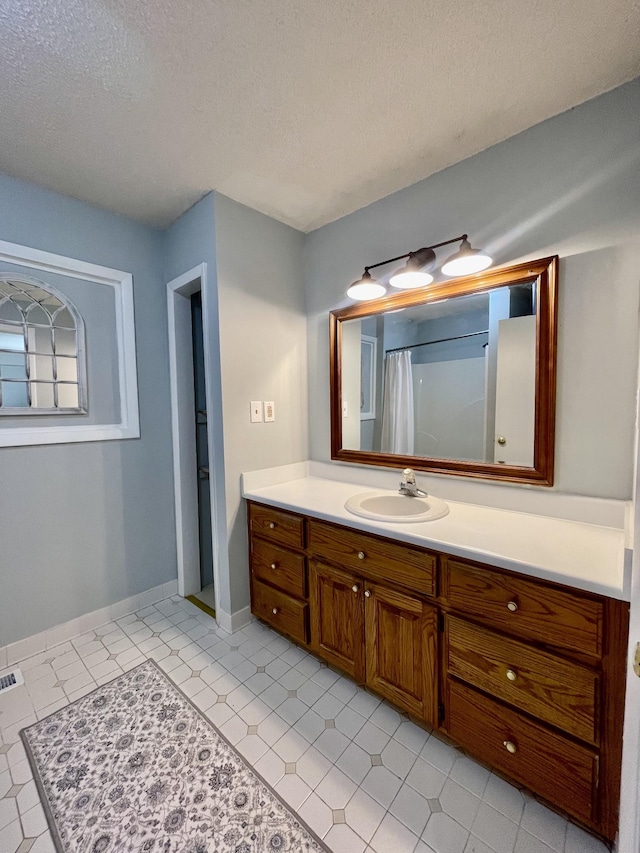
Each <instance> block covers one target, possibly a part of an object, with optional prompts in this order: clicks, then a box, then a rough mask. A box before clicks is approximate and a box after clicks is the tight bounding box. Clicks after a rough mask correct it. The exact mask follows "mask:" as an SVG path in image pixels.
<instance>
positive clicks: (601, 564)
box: [243, 469, 631, 601]
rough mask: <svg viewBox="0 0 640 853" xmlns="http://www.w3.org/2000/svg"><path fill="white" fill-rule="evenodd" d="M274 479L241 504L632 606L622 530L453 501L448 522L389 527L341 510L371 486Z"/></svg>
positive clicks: (252, 483)
mask: <svg viewBox="0 0 640 853" xmlns="http://www.w3.org/2000/svg"><path fill="white" fill-rule="evenodd" d="M272 470H274V471H277V470H278V469H272ZM256 473H259V474H263V472H256ZM264 473H266V472H264ZM269 479H270V478H268V477H264V476H259V477H254V476H253V475H249V474H247V475H243V484H244V485H243V495H244V497H245V498H247V499H248V500H252V501H257V502H259V503H263V504H268V505H269V506H274V507H279V508H280V509H285V510H290V511H292V512H299V513H302V514H304V515H309V516H312V517H314V518H319V519H324V520H326V521H333V522H335V523H337V524H343V525H345V526H348V527H352V528H354V529H356V530H364V531H366V532H368V533H378V534H380V535H383V536H387V537H389V538H392V539H397V540H399V541H401V542H409V543H411V544H414V545H421V546H423V547H426V548H433V549H434V550H436V551H443V552H444V553H446V554H452V555H453V556H457V557H466V558H468V559H472V560H478V561H480V562H487V563H491V564H492V565H495V566H499V567H500V568H503V569H510V570H512V571H517V572H521V573H523V574H526V575H530V576H532V577H537V578H543V579H545V580H550V581H555V582H557V583H562V584H567V585H568V586H572V587H574V588H577V589H584V590H587V591H589V592H595V593H599V594H602V595H607V596H610V597H611V598H618V599H622V600H624V601H628V600H629V598H630V565H631V560H630V557H631V554H630V551H629V549H625V532H624V530H622V529H620V528H616V527H602V526H599V525H595V524H585V523H581V522H577V521H568V520H566V519H562V518H553V517H548V516H542V515H534V514H530V513H524V512H513V511H510V510H506V509H496V508H493V507H486V506H478V505H475V504H468V503H461V502H457V501H451V500H447V504H448V506H449V514H448V515H446V516H445V517H444V518H441V519H437V520H436V521H427V522H422V523H411V524H397V523H387V522H382V521H374V520H368V519H365V518H360V517H358V516H355V515H353V514H352V513H350V512H348V511H347V510H346V509H345V508H344V504H345V501H346V500H347V499H348V498H350V497H351V496H352V495H355V494H357V493H358V492H365V491H372V489H371V486H370V485H369V486H366V485H358V484H354V483H348V482H342V481H339V480H330V479H323V478H319V477H311V476H299V477H296V478H295V479H289V480H286V481H285V482H278V479H281V478H279V477H277V476H276V477H274V478H273V479H274V482H273V484H271V485H265V482H266V481H268V480H269ZM435 497H438V495H437V494H436V495H435Z"/></svg>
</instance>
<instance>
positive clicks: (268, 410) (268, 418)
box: [264, 400, 276, 423]
mask: <svg viewBox="0 0 640 853" xmlns="http://www.w3.org/2000/svg"><path fill="white" fill-rule="evenodd" d="M275 419H276V408H275V405H274V403H273V400H265V401H264V421H265V423H271V422H272V421H275Z"/></svg>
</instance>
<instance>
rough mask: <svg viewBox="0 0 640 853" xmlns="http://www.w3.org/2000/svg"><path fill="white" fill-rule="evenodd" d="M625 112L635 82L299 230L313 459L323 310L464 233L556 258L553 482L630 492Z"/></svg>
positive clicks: (638, 102) (636, 231)
mask: <svg viewBox="0 0 640 853" xmlns="http://www.w3.org/2000/svg"><path fill="white" fill-rule="evenodd" d="M638 115H640V81H634V82H632V83H629V84H627V85H625V86H623V87H621V88H619V89H616V90H615V91H613V92H610V93H608V94H606V95H603V96H601V97H600V98H597V99H595V100H593V101H590V102H588V103H586V104H583V105H582V106H579V107H577V108H575V109H574V110H571V111H569V112H567V113H564V114H563V115H560V116H557V117H556V118H553V119H551V120H549V121H546V122H544V123H542V124H540V125H537V126H536V127H533V128H531V129H530V130H527V131H525V132H524V133H522V134H520V135H519V136H516V137H513V138H512V139H508V140H506V141H505V142H502V143H500V144H499V145H495V146H494V147H492V148H490V149H488V150H487V151H484V152H482V153H481V154H478V155H476V156H474V157H471V158H469V159H468V160H465V161H464V162H462V163H458V164H457V165H455V166H452V167H451V168H449V169H446V170H445V171H443V172H440V173H438V174H436V175H433V176H432V177H430V178H428V179H427V180H425V181H422V182H420V183H418V184H415V185H413V186H411V187H408V188H407V189H405V190H402V191H401V192H398V193H395V194H393V195H391V196H388V197H387V198H384V199H382V200H381V201H378V202H376V203H375V204H372V205H370V206H369V207H367V208H364V209H363V210H360V211H358V212H356V213H354V214H351V215H350V216H347V217H344V218H343V219H341V220H339V221H337V222H334V223H332V224H330V225H327V226H325V227H324V228H321V229H318V230H317V231H314V232H313V233H311V234H310V235H308V237H307V240H306V243H305V286H306V299H307V303H306V304H307V314H308V348H309V424H310V457H311V458H312V459H317V460H328V459H329V458H330V442H329V376H328V370H327V363H328V312H329V311H330V310H331V309H333V308H336V307H339V306H342V305H346V304H348V300H347V299H346V297H345V296H344V293H345V290H346V287H347V286H348V284H349V282H351V281H354V280H355V279H356V278H358V277H359V276H360V275H361V274H362V268H363V266H364V265H365V264H372V263H376V262H377V261H380V260H382V259H384V258H385V257H392V256H394V255H398V254H400V253H402V252H406V251H408V250H409V249H415V248H416V247H417V246H422V245H424V243H425V241H428V242H434V243H435V242H438V241H440V240H445V239H447V238H450V237H451V236H453V235H456V234H460V233H462V232H463V231H466V232H468V233H469V234H470V235H471V239H472V242H473V243H474V244H476V245H479V246H482V247H485V248H486V249H487V250H489V252H490V253H491V254H492V256H493V257H494V259H495V261H496V262H497V263H498V264H504V263H511V262H516V261H518V260H524V259H530V258H534V257H544V256H547V255H551V254H558V255H560V257H561V262H560V299H559V312H560V315H559V316H560V321H559V341H558V343H559V375H558V399H557V443H556V486H555V488H556V489H558V490H561V491H566V492H571V493H577V494H584V495H598V496H602V497H612V498H625V499H628V498H630V497H631V488H632V471H633V464H632V462H633V425H634V416H635V411H634V397H635V389H636V373H637V350H638V283H639V279H640V246H639V242H638V236H639V235H640V181H639V180H638V174H639V166H640V146H639V145H638ZM486 488H487V489H490V488H491V484H490V483H487V485H486Z"/></svg>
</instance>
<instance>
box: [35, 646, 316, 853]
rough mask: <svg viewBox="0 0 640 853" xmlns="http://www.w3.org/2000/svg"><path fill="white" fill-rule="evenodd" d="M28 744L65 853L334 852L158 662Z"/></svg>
mask: <svg viewBox="0 0 640 853" xmlns="http://www.w3.org/2000/svg"><path fill="white" fill-rule="evenodd" d="M21 736H22V740H23V743H24V745H25V749H26V751H27V755H28V756H29V761H30V762H31V767H32V769H33V774H34V776H35V779H36V783H37V785H38V790H39V792H40V799H41V800H42V803H43V806H44V809H45V812H46V815H47V820H48V821H49V827H50V829H51V832H52V835H53V839H54V842H55V844H56V847H57V849H58V850H59V851H60V853H116V851H117V853H124V851H144V852H145V853H147V852H148V851H153V853H214V851H215V853H273V851H287V853H289V851H290V853H294V851H295V853H301V851H309V853H317V851H325V853H326V851H327V850H328V848H327V847H326V846H325V845H324V844H323V843H322V841H320V839H319V838H317V836H316V835H315V834H314V833H313V832H312V830H311V829H309V827H307V826H306V825H305V824H304V823H303V822H302V821H301V820H300V819H299V818H298V817H297V816H296V815H295V814H294V813H293V812H292V811H291V810H290V809H289V807H288V806H286V805H285V804H284V803H283V802H282V801H281V800H280V798H279V797H278V795H277V794H276V793H275V792H274V791H273V789H272V788H271V787H270V786H269V785H268V784H267V783H266V782H265V781H264V780H263V779H261V778H260V776H258V774H257V773H256V772H255V771H254V770H253V769H252V768H250V767H249V766H248V765H247V764H246V762H245V760H244V759H243V758H242V757H241V756H240V755H239V754H238V753H237V752H236V751H235V749H234V748H233V747H232V746H231V745H230V744H229V743H228V742H227V741H226V740H225V738H224V737H223V736H222V735H221V734H220V732H218V730H217V729H216V728H215V726H214V725H213V724H212V723H211V722H209V720H207V719H206V718H205V717H204V716H203V715H202V714H201V713H200V711H199V710H198V709H197V708H196V707H195V706H194V705H192V704H191V702H190V701H189V699H188V698H187V697H186V696H185V695H184V694H183V693H182V691H180V690H179V689H178V687H176V685H175V684H174V683H173V682H172V681H171V680H170V679H169V678H168V677H167V676H166V675H165V673H164V672H163V671H162V670H161V669H160V668H159V667H158V666H157V665H156V664H155V663H154V661H146V662H145V663H143V664H140V666H138V667H136V668H135V669H132V670H131V671H130V672H128V673H126V674H125V675H121V676H119V677H118V678H116V679H115V680H114V681H111V682H110V683H109V684H105V685H104V686H103V687H99V688H98V689H97V690H94V691H93V692H92V693H89V694H88V695H87V696H84V697H83V698H82V699H78V700H77V701H76V702H73V703H72V704H71V705H67V707H65V708H62V709H61V710H59V711H56V712H55V713H54V714H51V716H49V717H47V718H46V719H44V720H40V722H38V723H35V724H34V725H32V726H29V727H28V728H26V729H23V730H22V732H21Z"/></svg>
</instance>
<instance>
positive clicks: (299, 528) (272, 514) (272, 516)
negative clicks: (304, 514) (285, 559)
mask: <svg viewBox="0 0 640 853" xmlns="http://www.w3.org/2000/svg"><path fill="white" fill-rule="evenodd" d="M249 527H250V530H251V532H252V533H259V534H260V536H266V537H267V538H268V539H272V540H273V541H274V542H280V543H282V544H283V545H291V546H292V547H293V548H304V519H303V518H301V516H299V515H294V514H293V513H291V512H285V511H284V510H281V509H273V508H272V507H270V506H261V505H260V504H250V505H249Z"/></svg>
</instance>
